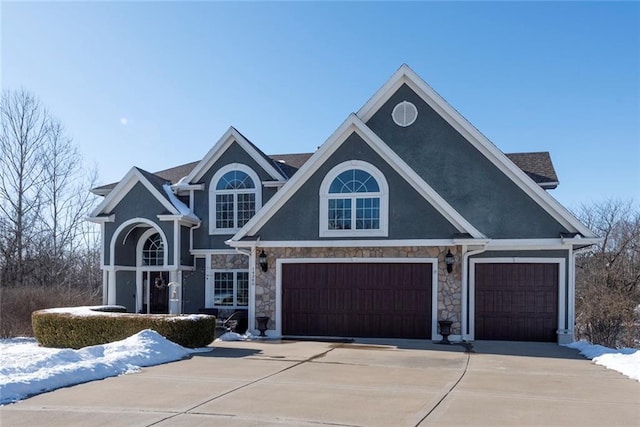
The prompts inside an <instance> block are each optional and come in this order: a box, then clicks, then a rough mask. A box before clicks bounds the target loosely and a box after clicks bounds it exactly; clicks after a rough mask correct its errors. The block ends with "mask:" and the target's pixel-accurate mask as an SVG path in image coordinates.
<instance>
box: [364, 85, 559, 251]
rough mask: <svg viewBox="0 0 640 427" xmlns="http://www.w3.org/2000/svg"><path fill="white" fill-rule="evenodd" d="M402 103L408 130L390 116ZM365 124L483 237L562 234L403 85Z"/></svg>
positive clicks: (449, 126)
mask: <svg viewBox="0 0 640 427" xmlns="http://www.w3.org/2000/svg"><path fill="white" fill-rule="evenodd" d="M402 101H409V102H412V103H413V104H414V105H415V106H416V107H417V109H418V117H417V119H416V121H415V122H414V123H413V124H412V125H410V126H408V127H400V126H398V125H396V124H395V123H394V121H393V119H392V117H391V112H392V111H393V108H394V107H395V106H396V105H397V104H398V103H399V102H402ZM367 125H368V126H369V127H370V128H371V129H372V130H373V131H374V132H375V133H376V134H377V135H378V136H379V137H380V138H381V139H382V140H383V141H384V142H385V143H386V144H387V145H389V147H390V148H391V149H392V150H394V151H395V152H396V153H397V154H398V155H399V156H400V157H401V158H402V159H403V160H404V161H405V162H407V164H408V165H409V166H411V168H412V169H414V170H415V171H416V172H417V173H418V174H419V175H420V176H421V177H423V179H424V180H425V181H426V182H427V183H428V184H429V185H430V186H431V187H432V188H433V189H434V190H435V191H436V192H437V193H438V194H440V196H442V197H443V198H444V199H445V200H446V201H447V202H448V203H449V204H450V205H452V206H453V208H454V209H456V210H457V211H458V212H459V213H460V214H461V215H462V216H463V217H464V218H465V219H467V220H468V221H469V222H470V223H471V224H472V225H474V226H475V227H476V228H477V229H478V230H480V231H481V232H483V233H484V234H485V235H487V236H488V237H491V238H498V239H499V238H509V239H518V238H520V239H522V238H557V237H559V235H560V233H561V232H566V231H567V230H566V229H565V228H564V227H562V226H561V225H560V224H559V223H558V222H557V221H556V220H555V219H553V218H552V217H551V216H550V215H549V214H548V213H547V212H546V211H544V209H542V208H541V207H540V206H539V205H538V204H537V203H536V202H535V201H534V200H532V199H531V197H529V196H528V195H527V194H526V193H525V192H524V191H522V189H520V188H519V187H518V186H517V185H516V184H515V183H514V182H513V181H512V180H511V179H510V178H509V177H507V176H506V175H505V174H504V173H503V172H502V171H500V170H499V169H498V168H497V167H496V166H495V165H493V164H492V163H491V162H490V161H489V160H488V159H487V158H486V157H485V156H484V155H483V154H482V153H480V152H479V151H478V150H477V149H476V148H475V147H474V146H473V145H472V144H471V143H470V142H468V141H467V140H466V139H465V138H464V137H463V136H462V135H461V134H460V133H458V131H456V130H455V129H454V128H453V127H452V126H451V125H450V124H449V123H447V122H446V121H445V120H444V119H443V118H442V117H441V116H440V115H439V114H438V113H436V112H435V111H434V110H433V109H432V108H431V107H430V106H429V105H428V104H427V103H425V102H424V101H423V100H422V99H421V98H420V97H419V96H418V95H417V94H416V93H415V92H414V91H413V90H411V88H409V87H408V86H407V85H406V84H404V85H402V86H401V87H400V88H399V89H398V90H397V91H396V93H395V94H394V95H392V96H391V97H390V99H389V100H388V101H387V102H386V103H385V104H384V105H382V107H381V108H380V109H379V110H378V111H377V112H376V113H375V114H374V115H373V116H372V117H371V118H370V119H369V120H368V121H367Z"/></svg>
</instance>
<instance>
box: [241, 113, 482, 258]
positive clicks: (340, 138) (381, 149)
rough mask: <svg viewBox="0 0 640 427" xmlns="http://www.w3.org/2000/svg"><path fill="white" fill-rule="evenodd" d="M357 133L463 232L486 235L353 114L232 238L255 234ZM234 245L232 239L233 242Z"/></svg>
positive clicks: (480, 236) (476, 236)
mask: <svg viewBox="0 0 640 427" xmlns="http://www.w3.org/2000/svg"><path fill="white" fill-rule="evenodd" d="M354 132H355V133H357V134H358V135H359V136H360V137H361V138H362V139H363V140H364V141H365V142H366V143H367V144H368V145H369V146H370V147H371V148H372V149H373V150H374V151H375V152H376V153H377V154H378V155H380V156H381V157H382V158H383V159H384V160H385V161H386V162H387V163H389V165H391V166H392V167H393V168H394V169H395V170H396V172H398V174H399V175H400V176H402V177H403V178H404V179H405V180H406V181H407V182H408V183H409V184H410V185H411V186H412V187H413V188H414V189H415V190H416V191H417V192H418V193H419V194H420V195H421V196H422V197H424V198H425V199H426V200H427V201H428V202H429V203H430V204H431V205H432V206H433V207H434V208H435V209H436V210H437V211H438V212H439V213H440V214H441V215H442V216H443V217H444V218H445V219H446V220H447V221H449V222H450V223H451V224H452V225H453V226H454V227H455V228H457V229H458V231H459V232H460V233H468V234H470V235H471V236H473V237H474V238H478V239H483V238H486V236H484V235H483V234H482V233H481V232H480V231H479V230H477V229H476V228H475V227H474V226H473V225H471V224H470V223H469V222H468V221H467V220H466V219H464V218H463V217H462V215H460V214H459V213H458V212H457V211H456V210H455V209H454V208H453V207H452V206H451V205H449V203H447V201H446V200H444V199H443V198H442V197H441V196H440V195H439V194H438V193H437V192H436V191H435V190H433V188H431V186H429V184H427V183H426V182H425V181H424V180H423V179H422V178H421V177H420V176H418V174H416V173H415V172H414V171H413V169H411V168H410V167H409V165H407V164H406V163H405V162H404V161H403V160H402V159H401V158H400V157H399V156H398V155H397V154H396V153H395V152H393V150H391V149H390V148H389V147H388V146H387V144H385V143H384V141H382V140H381V139H380V137H378V135H376V134H375V133H374V132H373V131H372V130H371V129H370V128H369V127H368V126H367V125H366V124H365V123H364V122H363V121H362V120H360V118H359V117H357V116H356V115H355V114H353V113H352V114H350V115H349V117H348V118H347V120H345V121H344V122H343V123H342V125H340V127H338V129H337V130H336V131H335V132H334V133H333V134H332V135H331V136H330V137H329V138H328V139H327V140H326V141H325V142H324V144H322V145H321V146H320V148H319V149H318V151H316V152H315V153H314V154H313V155H312V156H311V158H309V160H308V161H307V162H306V163H304V165H303V166H302V167H301V168H300V170H299V171H298V173H296V174H295V176H294V177H293V178H291V180H289V181H288V182H287V183H286V184H285V185H284V186H283V187H282V189H280V191H278V192H277V193H276V194H275V195H274V196H273V197H272V198H271V199H270V200H269V202H267V204H266V205H265V206H264V207H263V208H262V209H261V210H259V211H258V212H257V213H256V215H255V216H254V217H253V218H252V219H251V220H250V221H249V222H248V223H247V224H245V226H244V227H243V228H242V229H241V230H240V231H238V233H236V234H235V235H234V236H233V237H232V238H231V240H230V242H237V241H240V240H242V239H243V238H244V237H246V236H252V235H254V234H255V233H257V232H258V231H259V229H260V228H261V227H262V226H263V225H265V224H266V223H267V221H268V220H269V219H270V218H271V217H273V215H274V214H275V213H276V212H277V211H278V210H279V209H280V208H281V207H282V206H283V205H284V204H285V203H286V202H287V201H288V200H289V199H290V198H291V197H292V196H293V194H294V193H295V192H296V191H297V190H298V189H300V187H302V185H303V184H304V183H305V182H306V181H307V180H308V179H309V178H310V177H311V176H312V175H313V174H314V173H315V172H316V171H317V170H318V169H319V168H320V166H322V164H324V162H325V161H326V160H327V159H328V158H329V157H330V156H331V155H332V154H333V153H334V152H335V151H336V150H337V149H338V147H340V146H341V145H342V144H343V143H344V142H345V141H346V140H347V138H348V137H349V135H351V134H352V133H354ZM232 246H233V243H232Z"/></svg>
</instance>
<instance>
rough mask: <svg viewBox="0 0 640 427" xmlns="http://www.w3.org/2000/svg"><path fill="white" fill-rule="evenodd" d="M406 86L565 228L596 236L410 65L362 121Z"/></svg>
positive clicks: (370, 105)
mask: <svg viewBox="0 0 640 427" xmlns="http://www.w3.org/2000/svg"><path fill="white" fill-rule="evenodd" d="M403 84H406V85H407V86H409V87H410V88H411V89H412V90H413V91H414V92H415V93H416V94H418V96H419V97H420V98H422V100H423V101H424V102H426V103H427V104H428V105H429V106H430V107H431V108H433V109H434V111H436V113H438V114H439V115H440V116H441V117H442V118H443V119H444V120H446V121H447V123H449V124H450V125H451V126H452V127H453V128H454V129H456V130H457V131H458V132H459V133H460V134H461V135H462V136H463V137H464V138H465V139H467V140H468V141H469V142H470V143H471V144H472V145H473V146H474V147H475V148H476V149H478V150H479V151H480V152H481V153H482V154H483V155H484V156H485V157H486V158H487V159H489V161H491V162H492V163H493V164H494V165H495V166H496V167H497V168H498V169H499V170H500V171H502V172H503V173H504V174H505V175H506V176H507V177H509V178H510V179H511V180H512V181H513V182H514V183H515V184H516V185H517V186H518V187H519V188H520V189H522V190H523V191H524V192H525V193H526V194H527V195H528V196H529V197H531V198H532V199H533V200H534V201H535V202H536V203H537V204H538V205H540V206H541V207H542V208H543V209H544V210H545V211H546V212H547V213H548V214H549V215H551V217H552V218H554V219H555V220H556V221H558V222H559V223H560V224H561V225H562V226H563V227H565V228H566V229H568V230H575V231H577V232H579V233H580V234H582V235H583V236H585V237H596V236H595V234H594V233H593V232H592V231H591V230H589V229H588V228H587V227H586V226H584V225H583V224H582V223H581V222H580V221H579V220H578V219H577V218H575V217H574V216H573V215H572V214H571V213H570V212H569V211H568V210H567V209H566V208H565V207H564V206H562V205H561V204H560V203H558V202H557V201H556V200H555V199H554V198H553V197H552V196H551V195H550V194H549V193H547V192H546V191H545V190H544V189H543V188H541V187H540V186H539V185H538V184H537V183H535V182H534V181H533V180H532V179H531V178H530V177H529V176H528V175H527V174H526V173H525V172H523V171H522V169H520V168H519V167H518V166H516V165H515V164H514V163H513V162H512V161H511V160H509V158H508V157H507V156H506V155H505V154H504V153H503V152H502V151H500V150H499V149H498V148H497V147H496V146H495V145H494V144H493V143H492V142H491V141H490V140H489V139H488V138H487V137H486V136H484V135H483V134H482V133H481V132H480V131H479V130H478V129H476V128H475V127H474V126H473V125H472V124H471V123H470V122H469V121H468V120H467V119H466V118H464V116H462V114H460V113H459V112H458V111H457V110H456V109H455V108H453V107H452V106H451V105H450V104H449V103H448V102H447V101H446V100H445V99H444V98H442V97H441V96H440V95H439V94H438V93H437V92H436V91H435V90H434V89H433V88H432V87H431V86H429V85H428V84H427V83H426V82H425V81H424V80H423V79H422V78H421V77H420V76H418V75H417V74H416V73H415V72H414V71H413V70H412V69H411V68H410V67H409V66H408V65H407V64H402V66H400V68H399V69H398V70H397V71H396V72H395V73H394V74H393V75H392V76H391V77H390V78H389V80H387V82H386V83H385V84H384V85H383V86H382V87H381V88H380V89H379V90H378V91H377V92H376V93H375V94H374V95H373V96H372V97H371V98H370V99H369V100H368V101H367V102H366V103H365V104H364V105H363V106H362V107H361V108H360V110H358V113H357V115H358V117H360V118H361V119H362V121H364V122H367V121H368V120H369V119H371V117H373V115H374V114H375V113H376V112H377V111H378V110H379V109H380V107H381V106H382V105H383V104H384V103H385V102H387V100H389V98H391V96H392V95H393V94H394V93H395V92H396V91H397V90H398V89H399V88H400V87H401V86H402V85H403Z"/></svg>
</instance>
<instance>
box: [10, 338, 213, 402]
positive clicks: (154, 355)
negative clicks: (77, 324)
mask: <svg viewBox="0 0 640 427" xmlns="http://www.w3.org/2000/svg"><path fill="white" fill-rule="evenodd" d="M211 350H212V349H211V348H202V349H195V350H193V349H188V348H184V347H182V346H179V345H178V344H175V343H173V342H171V341H169V340H167V339H166V338H164V337H163V336H162V335H160V334H158V333H157V332H155V331H152V330H149V329H146V330H144V331H141V332H138V333H137V334H135V335H132V336H130V337H129V338H127V339H124V340H122V341H116V342H113V343H109V344H104V345H95V346H91V347H85V348H82V349H80V350H72V349H58V348H46V347H39V346H38V343H37V342H36V340H35V339H33V338H12V339H4V340H0V405H4V404H7V403H11V402H14V401H16V400H21V399H24V398H27V397H29V396H33V395H35V394H40V393H44V392H46V391H50V390H55V389H57V388H60V387H66V386H70V385H74V384H80V383H84V382H87V381H93V380H99V379H103V378H107V377H113V376H117V375H121V374H127V373H131V372H136V371H139V370H140V368H142V367H143V366H153V365H159V364H162V363H167V362H173V361H175V360H180V359H184V358H186V357H189V355H190V354H191V353H195V352H203V351H211Z"/></svg>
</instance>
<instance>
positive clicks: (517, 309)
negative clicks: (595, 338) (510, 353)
mask: <svg viewBox="0 0 640 427" xmlns="http://www.w3.org/2000/svg"><path fill="white" fill-rule="evenodd" d="M558 268H559V267H558V264H556V263H553V264H527V263H522V264H519V263H514V264H510V263H509V264H499V263H498V264H493V263H491V264H476V265H475V339H477V340H505V341H556V339H557V335H556V330H557V329H558Z"/></svg>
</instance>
